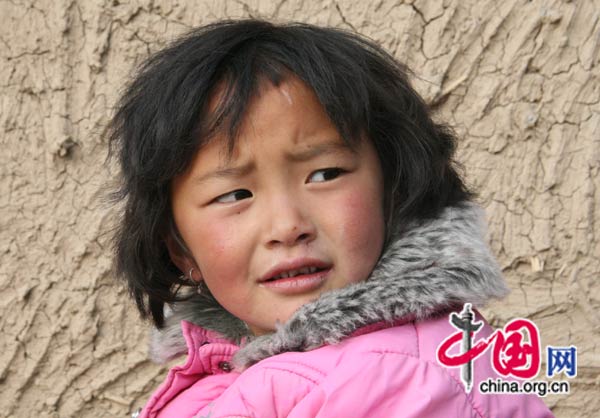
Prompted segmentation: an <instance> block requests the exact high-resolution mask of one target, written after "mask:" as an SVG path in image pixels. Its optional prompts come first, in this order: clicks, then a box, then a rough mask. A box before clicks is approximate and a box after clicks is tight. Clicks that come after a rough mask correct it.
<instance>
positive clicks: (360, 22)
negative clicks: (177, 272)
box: [0, 0, 600, 418]
mask: <svg viewBox="0 0 600 418" xmlns="http://www.w3.org/2000/svg"><path fill="white" fill-rule="evenodd" d="M248 16H253V17H267V18H274V19H279V20H302V21H306V22H310V23H315V24H319V25H332V26H337V27H341V28H348V29H354V30H357V31H359V32H361V33H363V34H365V35H367V36H369V37H371V38H373V39H375V40H377V41H378V42H380V43H381V44H382V45H383V46H384V47H386V48H387V49H388V50H390V51H391V52H392V53H393V54H394V55H395V56H396V57H397V58H399V59H401V60H403V61H405V62H407V63H408V64H409V66H411V67H412V68H413V69H414V71H415V74H416V76H415V79H414V82H415V85H416V86H417V88H418V90H419V91H420V92H421V93H422V94H423V95H424V96H425V98H426V99H427V101H428V102H430V103H432V104H433V105H434V106H435V108H436V109H437V110H438V111H439V117H440V118H442V119H444V120H447V121H449V122H450V123H451V124H452V125H453V126H454V128H455V129H456V131H457V132H458V134H459V136H460V138H461V142H460V150H459V155H458V159H459V160H460V161H461V162H462V163H463V164H464V168H465V171H466V178H467V180H468V183H469V184H470V185H471V186H472V187H474V188H475V189H476V190H477V191H478V192H479V194H480V202H481V204H482V205H483V206H484V207H485V209H486V212H487V216H488V218H489V223H490V227H489V242H490V244H491V247H492V249H493V251H494V253H495V254H496V255H497V256H498V259H499V261H500V263H501V266H502V268H503V270H504V273H505V275H506V278H507V280H508V282H509V284H510V286H511V288H512V290H513V291H512V294H511V295H510V297H508V298H507V299H506V300H505V301H502V302H500V303H496V304H494V305H493V306H491V307H489V308H488V309H486V311H485V312H486V314H487V315H488V318H489V319H490V320H491V322H492V323H493V324H494V325H496V326H502V325H504V324H505V323H506V322H507V321H508V320H509V319H511V318H514V317H516V316H524V317H527V318H531V319H533V320H534V321H535V322H536V323H537V324H538V326H539V328H540V330H541V335H542V346H545V345H546V344H553V345H558V346H568V345H571V344H573V345H575V346H577V348H578V355H579V356H578V375H577V377H576V378H574V379H572V380H571V393H570V395H568V396H564V395H561V396H548V397H547V398H546V402H547V404H548V405H549V406H550V407H551V408H552V410H553V411H554V413H555V414H556V416H558V417H578V418H592V417H597V416H598V411H599V410H600V396H599V395H600V390H599V388H600V347H599V346H598V344H599V343H600V338H599V337H600V311H599V309H600V286H599V279H600V261H599V259H600V199H599V197H600V173H599V170H600V82H599V81H600V80H599V78H600V77H599V76H600V74H599V56H600V1H598V0H583V1H562V0H554V1H535V0H534V1H526V0H518V1H517V0H505V1H495V0H447V1H433V0H424V1H420V0H414V1H409V0H405V1H391V0H380V1H361V0H347V1H344V0H339V1H330V0H321V1H300V0H288V1H286V0H281V1H278V2H275V1H259V0H247V1H242V0H237V1H219V0H213V1H209V0H205V1H192V0H179V1H178V0H155V1H151V0H147V1H126V0H106V1H101V0H98V1H83V0H71V1H66V0H56V1H50V0H48V1H27V0H22V1H21V0H0V63H1V65H0V143H1V145H0V214H1V215H0V417H3V418H4V417H125V416H128V413H131V411H132V410H134V409H136V408H137V407H138V406H141V405H142V404H143V403H144V400H145V399H146V398H147V396H148V395H149V394H150V392H151V391H152V390H153V388H155V387H156V386H157V385H158V384H159V382H160V381H161V378H162V377H163V376H164V374H165V369H164V368H161V367H159V366H156V365H154V364H152V363H151V362H150V361H149V360H148V359H147V357H146V340H147V324H142V323H141V322H140V320H139V319H138V317H137V314H136V312H135V311H134V309H133V307H132V305H131V303H130V302H129V301H128V299H127V295H126V292H125V291H124V289H123V288H122V287H120V286H119V285H117V284H116V283H115V279H114V276H113V274H112V273H111V270H110V268H111V251H110V227H111V223H112V221H113V219H114V218H115V214H116V211H115V209H114V208H111V207H110V206H108V205H107V204H106V203H105V201H104V200H103V196H105V195H106V191H107V187H109V186H110V183H111V179H112V178H114V176H115V170H114V169H112V170H110V169H109V168H108V167H107V166H106V165H105V164H104V163H105V158H106V152H107V144H106V140H105V139H104V138H103V136H102V131H103V129H104V127H105V126H106V123H107V121H108V120H109V117H110V115H111V111H112V107H113V105H114V103H115V100H116V98H117V96H118V93H119V91H120V89H121V88H122V85H123V83H124V82H125V81H126V80H127V78H128V77H129V76H130V75H131V74H132V69H133V68H135V66H136V64H139V63H140V61H141V60H142V59H144V58H145V57H146V56H147V55H148V53H150V52H153V51H156V50H157V49H159V48H160V47H161V46H163V45H165V44H166V42H167V41H168V40H170V39H172V38H173V37H174V36H176V35H177V34H180V33H182V32H184V31H186V30H188V29H189V28H191V27H193V26H196V25H199V24H203V23H208V22H211V21H214V20H216V19H220V18H224V17H230V18H231V17H248ZM544 358H545V356H544ZM542 370H545V368H543V369H542ZM542 373H543V372H542Z"/></svg>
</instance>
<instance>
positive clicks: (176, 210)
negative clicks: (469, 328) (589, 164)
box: [111, 20, 551, 418]
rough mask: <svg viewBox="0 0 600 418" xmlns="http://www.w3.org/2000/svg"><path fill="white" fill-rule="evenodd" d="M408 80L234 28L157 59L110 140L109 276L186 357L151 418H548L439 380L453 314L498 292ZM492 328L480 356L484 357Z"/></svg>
mask: <svg viewBox="0 0 600 418" xmlns="http://www.w3.org/2000/svg"><path fill="white" fill-rule="evenodd" d="M406 73H407V70H406V68H405V67H404V66H402V65H401V64H399V63H398V62H396V61H395V60H394V59H393V58H392V57H391V56H390V55H388V54H387V53H385V52H384V51H382V50H381V49H380V48H379V47H378V46H376V45H375V44H373V43H372V42H370V41H368V40H365V39H363V38H361V37H359V36H357V35H354V34H350V33H347V32H343V31H340V30H337V29H326V28H318V27H314V26H310V25H305V24H293V25H273V24H271V23H268V22H264V21H256V20H247V21H228V22H220V23H216V24H212V25H209V26H206V27H203V28H200V29H197V30H195V31H193V32H191V33H190V34H188V35H186V36H185V37H183V38H182V39H180V40H179V41H177V42H175V43H174V44H173V45H171V46H170V47H168V48H167V49H164V50H163V51H161V52H159V53H158V54H156V55H155V56H153V57H152V58H150V59H149V60H148V61H147V62H146V63H145V64H144V66H143V67H142V69H141V71H140V73H139V74H138V75H137V77H136V78H135V79H134V81H133V82H132V84H131V85H130V86H129V87H128V89H127V91H126V92H125V94H124V96H123V97H122V100H121V102H120V104H119V107H118V111H117V113H116V116H115V118H114V120H113V122H112V125H111V145H112V148H113V152H116V153H117V154H118V157H119V161H120V165H121V169H122V183H121V189H120V195H119V196H120V198H121V199H122V200H123V201H124V212H123V217H122V219H121V222H120V228H119V230H118V233H117V235H116V264H117V268H118V271H119V273H120V274H121V275H122V276H123V277H125V279H126V280H127V281H128V284H129V289H130V291H131V294H132V296H133V298H134V299H135V301H136V303H137V306H138V308H139V310H140V312H141V313H142V316H143V317H151V318H152V320H153V322H154V324H155V326H156V328H157V332H156V333H155V335H154V337H153V339H152V348H151V353H152V356H153V357H154V358H155V359H157V360H159V361H166V360H168V359H171V358H173V357H175V356H178V355H181V354H185V353H187V356H188V357H187V362H186V363H185V364H184V365H182V366H178V367H175V368H173V369H172V370H171V371H170V372H169V374H168V376H167V379H166V381H165V382H164V383H163V384H162V386H161V387H160V388H159V389H158V390H157V391H156V392H155V393H154V395H153V396H152V397H151V399H150V401H149V402H148V403H147V405H146V406H145V408H144V409H143V411H142V412H141V416H142V417H161V418H163V417H211V418H221V417H261V418H265V417H433V416H440V417H471V416H473V417H492V416H494V417H509V416H511V417H512V416H515V417H545V416H551V414H550V412H549V411H548V409H547V408H546V407H545V406H544V405H543V403H542V402H541V401H540V400H539V399H537V398H535V397H533V396H525V395H484V394H481V393H479V391H478V390H477V389H476V388H477V382H479V381H481V380H484V379H488V378H494V379H495V378H496V377H497V376H496V374H495V372H494V371H493V370H492V368H491V365H490V361H489V360H490V359H489V357H487V358H486V357H485V356H484V357H481V358H479V359H478V360H477V361H476V362H474V363H473V370H474V371H473V376H474V380H475V384H474V389H473V390H471V391H470V392H467V391H466V390H465V388H464V386H463V384H462V382H461V380H460V369H458V368H452V369H451V368H445V367H443V366H442V365H440V364H439V363H438V362H437V361H436V349H437V347H438V346H439V345H440V343H441V342H442V341H443V340H444V339H445V338H446V337H448V336H449V335H451V334H453V333H454V332H455V331H456V330H455V329H454V328H453V327H452V326H451V325H450V323H449V322H448V313H449V312H450V311H452V310H455V309H460V308H461V307H462V305H463V303H465V302H469V303H472V304H474V305H475V306H481V305H483V304H484V303H485V302H486V301H488V300H489V299H490V298H498V297H502V296H504V295H505V293H506V288H505V285H504V282H503V280H502V277H501V274H500V272H499V270H498V267H497V265H496V263H495V262H494V259H493V257H492V255H491V254H490V252H489V250H488V248H487V246H486V244H485V240H484V238H483V231H482V229H483V228H482V225H481V213H480V212H481V211H480V210H479V209H478V208H477V207H476V206H475V205H474V204H473V203H471V202H470V200H471V198H472V196H471V194H470V193H469V191H468V190H467V189H466V187H465V185H464V184H463V182H462V181H461V179H460V177H459V175H458V174H457V172H456V170H455V168H454V167H453V164H452V156H453V152H454V148H455V139H454V137H453V136H452V134H451V133H450V132H449V130H447V129H446V128H445V127H444V126H442V125H439V124H436V123H435V122H433V121H432V119H431V116H430V112H429V110H428V108H427V106H426V105H425V103H424V102H423V100H422V99H421V98H420V97H419V96H418V95H417V93H416V92H415V91H414V90H413V89H412V87H411V86H410V84H409V82H408V80H407V74H406ZM490 333H491V329H490V327H489V326H488V325H487V324H486V325H485V326H484V329H483V330H481V331H480V332H479V333H478V334H477V335H478V338H484V337H485V336H488V335H490Z"/></svg>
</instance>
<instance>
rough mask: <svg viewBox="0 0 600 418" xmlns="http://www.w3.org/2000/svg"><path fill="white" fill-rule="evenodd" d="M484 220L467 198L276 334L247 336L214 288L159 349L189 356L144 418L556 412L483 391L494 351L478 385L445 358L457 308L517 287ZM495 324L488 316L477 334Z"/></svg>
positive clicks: (179, 316)
mask: <svg viewBox="0 0 600 418" xmlns="http://www.w3.org/2000/svg"><path fill="white" fill-rule="evenodd" d="M479 216H480V215H479V211H478V209H477V208H476V207H474V206H473V205H463V206H460V207H455V208H448V209H446V210H445V211H444V213H443V214H442V215H441V216H440V217H439V218H438V219H435V220H430V221H427V222H425V223H420V224H417V225H413V226H412V227H411V228H407V229H406V230H405V231H404V232H403V233H402V234H401V235H400V236H399V237H397V238H396V239H394V240H392V242H391V244H390V245H389V246H388V247H387V249H386V250H385V252H384V254H383V255H382V257H381V260H380V262H379V264H378V266H376V268H375V269H374V271H373V273H372V275H371V276H370V278H369V279H368V280H367V281H365V282H361V283H357V284H354V285H351V286H348V287H346V288H344V289H338V290H336V291H333V292H330V293H328V294H323V295H321V297H320V298H319V299H318V300H316V301H315V302H311V303H309V304H307V305H304V306H303V307H301V308H300V309H299V310H298V311H297V312H296V313H295V314H294V315H293V316H292V318H290V319H289V320H288V321H287V322H286V323H285V324H284V325H282V326H281V327H280V328H278V329H277V330H276V332H274V333H273V334H271V335H267V336H262V337H258V338H252V337H250V338H248V339H246V337H247V335H245V334H244V332H246V331H245V328H244V327H243V324H242V325H240V324H236V319H235V318H232V317H228V316H227V313H226V312H222V308H221V311H220V310H219V309H220V307H219V306H218V304H216V301H214V299H212V298H211V297H210V295H200V296H198V297H196V298H195V299H192V300H190V301H188V302H186V304H185V306H182V305H179V306H175V307H174V312H173V314H172V315H171V317H170V319H169V322H168V324H167V326H166V328H165V329H164V330H162V331H161V332H157V333H156V334H155V337H154V341H153V343H152V345H153V347H154V348H153V349H152V353H153V357H154V358H155V359H158V360H166V359H168V358H172V357H174V356H176V355H179V354H182V352H183V351H184V350H187V354H188V357H187V362H186V363H185V364H184V365H183V366H179V367H175V368H173V369H172V370H171V371H170V372H169V374H168V376H167V379H166V381H165V382H164V383H163V384H162V385H161V387H160V388H159V389H158V390H157V391H156V392H155V393H154V394H153V395H152V397H151V399H150V400H149V402H148V403H147V405H146V406H145V408H144V409H143V411H142V413H141V417H143V418H155V417H158V418H171V417H172V418H175V417H177V418H188V417H189V418H191V417H195V418H201V417H203V418H208V417H210V418H225V417H229V418H233V417H257V418H258V417H260V418H271V417H272V418H275V417H278V418H283V417H290V418H300V417H307V418H308V417H328V418H329V417H344V418H345V417H354V418H363V417H364V418H377V417H383V418H388V417H444V418H451V417H461V418H464V417H478V418H483V417H486V418H487V417H502V418H504V417H523V418H526V417H527V418H537V417H551V416H552V414H551V412H550V411H549V410H548V408H547V407H546V406H545V405H544V404H543V402H542V401H541V399H539V398H537V397H536V396H535V395H489V394H482V393H480V391H479V382H481V381H482V380H486V379H488V378H492V379H494V380H495V379H496V378H497V377H499V376H497V374H496V373H495V371H494V370H493V369H492V367H491V362H490V351H491V350H487V351H486V352H485V353H484V354H483V355H482V356H481V357H479V358H478V359H476V360H475V361H474V362H473V381H474V384H473V388H472V390H471V391H470V393H466V391H465V389H464V386H463V383H462V381H461V379H460V369H459V368H446V367H444V366H442V365H440V364H439V363H438V361H437V359H436V350H437V347H438V346H439V345H440V343H441V342H442V341H443V340H444V339H445V338H446V337H448V336H449V335H451V334H453V333H455V332H456V329H455V328H454V327H453V326H452V325H451V324H450V323H449V321H448V307H449V306H455V307H458V309H459V310H460V308H461V306H460V305H462V303H464V302H471V303H473V304H474V305H475V306H481V305H482V304H484V303H485V302H486V301H487V300H488V299H490V298H493V297H501V296H503V295H504V294H505V293H506V288H505V287H504V283H503V280H502V277H501V275H500V272H499V270H498V268H497V266H496V264H495V262H494V260H493V258H492V256H491V254H490V253H489V251H488V249H487V247H486V245H485V243H484V240H483V238H482V233H481V224H480V222H479ZM215 318H217V319H215ZM478 319H480V320H481V319H482V318H481V317H479V318H478ZM182 320H183V321H182ZM200 325H204V326H200ZM238 325H240V326H238ZM219 327H220V329H218V328H219ZM207 328H213V329H218V331H219V332H215V331H208V330H207ZM492 332H493V330H492V329H491V328H490V326H489V325H487V324H484V326H483V328H482V329H481V330H480V331H479V332H478V333H477V334H476V339H480V338H485V337H486V336H489V335H490V334H491V333H492ZM230 341H237V342H241V344H239V345H238V344H234V343H232V342H230Z"/></svg>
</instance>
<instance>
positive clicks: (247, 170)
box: [168, 78, 384, 335]
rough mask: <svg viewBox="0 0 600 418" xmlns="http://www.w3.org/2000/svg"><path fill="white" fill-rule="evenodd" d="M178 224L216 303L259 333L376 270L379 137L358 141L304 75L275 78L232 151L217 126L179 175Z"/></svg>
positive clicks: (187, 261)
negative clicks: (352, 143)
mask: <svg viewBox="0 0 600 418" xmlns="http://www.w3.org/2000/svg"><path fill="white" fill-rule="evenodd" d="M171 197H172V209H173V214H174V217H175V223H176V225H177V227H178V230H179V231H180V233H181V235H182V237H183V239H184V241H185V243H186V244H187V246H188V249H189V250H190V252H191V255H192V256H193V259H192V258H190V257H188V256H186V255H184V254H183V253H182V251H181V250H180V249H178V248H176V246H175V245H174V244H173V242H170V243H169V245H168V246H169V250H170V253H171V257H172V258H173V261H174V262H175V263H176V264H177V265H178V267H179V268H180V269H181V270H182V271H185V272H188V271H189V270H190V268H192V267H193V268H194V269H195V271H194V273H193V276H194V279H200V278H201V279H202V280H204V281H205V282H206V285H207V286H208V288H209V289H210V291H211V293H212V294H213V295H214V297H215V298H216V299H217V301H218V302H219V303H220V304H221V305H222V306H223V307H224V308H225V309H227V310H228V311H229V312H231V313H232V314H233V315H235V316H236V317H238V318H240V319H241V320H243V321H244V322H246V323H247V324H248V326H249V327H250V329H251V330H252V332H253V333H254V334H255V335H261V334H264V333H267V332H271V331H273V330H274V329H275V324H276V323H277V322H281V323H283V322H285V321H287V320H288V318H289V317H290V316H291V315H292V314H293V313H294V311H296V310H297V309H298V308H299V307H300V306H302V305H304V304H305V303H307V302H309V301H312V300H314V299H316V298H317V297H318V296H319V295H320V294H321V293H322V292H325V291H328V290H332V289H338V288H342V287H344V286H346V285H348V284H350V283H355V282H360V281H362V280H365V279H366V278H367V277H368V276H369V274H370V272H371V271H372V270H373V267H374V266H375V263H376V262H377V260H378V258H379V256H380V254H381V251H382V246H383V240H384V216H383V177H382V170H381V165H380V163H379V159H378V156H377V153H376V151H375V149H374V147H373V145H372V144H371V142H370V140H363V141H362V143H361V144H360V146H358V147H356V149H355V150H352V149H350V148H348V147H347V146H346V145H345V143H344V141H343V140H342V138H341V137H340V134H339V132H338V131H337V129H336V128H335V126H334V125H333V124H332V122H331V121H330V119H329V118H328V116H327V114H326V113H325V111H324V109H323V107H322V106H321V105H320V103H319V101H318V100H317V98H316V96H315V94H314V93H313V92H312V90H311V89H309V88H307V87H306V86H305V85H304V84H303V83H302V82H301V81H299V80H298V79H295V78H291V79H288V80H287V81H285V82H282V83H281V84H280V86H279V87H275V86H273V85H271V84H269V83H264V85H263V88H262V89H261V94H260V96H258V97H257V98H255V99H254V100H253V101H252V102H251V103H250V106H249V108H248V111H247V113H246V116H245V119H244V121H243V124H242V126H241V130H240V134H239V138H238V141H237V143H236V146H235V148H234V152H233V154H232V156H231V158H228V154H227V138H226V137H225V136H224V135H222V136H217V137H216V138H215V139H214V140H213V141H211V142H210V143H209V144H208V145H206V146H204V147H203V148H202V149H201V150H200V152H198V154H197V155H196V157H195V159H194V161H193V162H192V164H191V167H190V168H189V170H188V171H187V172H186V173H184V174H183V175H181V176H180V177H178V178H177V179H175V180H174V182H173V187H172V196H171Z"/></svg>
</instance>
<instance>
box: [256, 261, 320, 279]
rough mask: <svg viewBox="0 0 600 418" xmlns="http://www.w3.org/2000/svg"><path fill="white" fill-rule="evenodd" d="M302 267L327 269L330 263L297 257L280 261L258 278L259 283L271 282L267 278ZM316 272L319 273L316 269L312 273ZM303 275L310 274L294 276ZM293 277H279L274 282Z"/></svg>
mask: <svg viewBox="0 0 600 418" xmlns="http://www.w3.org/2000/svg"><path fill="white" fill-rule="evenodd" d="M304 267H317V268H318V269H327V270H329V269H330V268H331V263H326V262H325V261H322V260H319V259H317V258H297V259H294V260H289V261H284V262H282V263H279V264H277V265H275V266H274V267H273V268H271V269H269V271H267V272H266V273H265V274H264V275H263V276H262V277H261V278H260V279H259V283H261V284H265V283H272V282H267V280H269V279H271V278H272V277H275V276H277V275H279V274H281V273H283V272H286V271H290V270H299V269H301V268H304ZM316 274H319V272H318V271H317V272H314V273H312V275H316ZM303 276H311V274H301V275H300V276H296V277H303ZM294 278H295V277H291V278H288V279H279V280H275V282H277V281H281V280H293V279H294Z"/></svg>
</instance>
